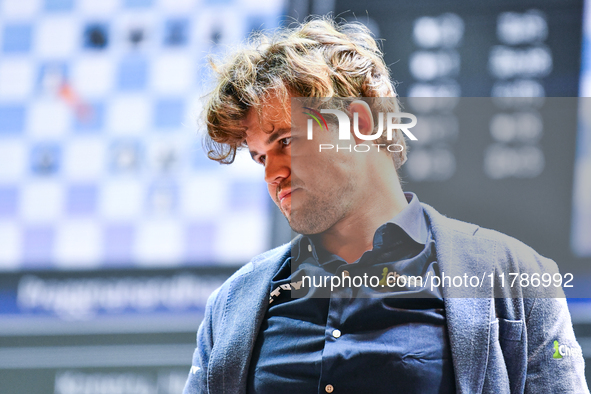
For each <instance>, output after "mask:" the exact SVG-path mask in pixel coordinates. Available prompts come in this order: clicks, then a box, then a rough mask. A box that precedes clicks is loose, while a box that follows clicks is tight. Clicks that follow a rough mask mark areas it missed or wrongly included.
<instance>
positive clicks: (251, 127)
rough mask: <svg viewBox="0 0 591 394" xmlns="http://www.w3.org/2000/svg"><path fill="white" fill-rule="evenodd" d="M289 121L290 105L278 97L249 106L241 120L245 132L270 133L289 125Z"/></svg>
mask: <svg viewBox="0 0 591 394" xmlns="http://www.w3.org/2000/svg"><path fill="white" fill-rule="evenodd" d="M290 123H291V110H290V106H289V104H288V105H285V104H284V103H282V102H281V101H280V100H279V99H269V100H266V101H264V102H263V104H262V105H261V106H260V107H258V108H257V107H252V108H250V110H249V111H248V113H247V115H246V118H244V119H243V121H242V125H243V126H245V127H246V132H247V134H249V133H253V132H259V131H262V132H264V133H271V132H273V130H276V129H278V128H285V127H286V126H289V124H290Z"/></svg>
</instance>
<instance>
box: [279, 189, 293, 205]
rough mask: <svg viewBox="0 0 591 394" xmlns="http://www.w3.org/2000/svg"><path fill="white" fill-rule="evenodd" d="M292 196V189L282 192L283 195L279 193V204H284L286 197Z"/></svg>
mask: <svg viewBox="0 0 591 394" xmlns="http://www.w3.org/2000/svg"><path fill="white" fill-rule="evenodd" d="M289 196H291V188H289V189H285V190H281V193H279V195H278V196H277V198H278V199H279V202H282V201H283V199H285V198H286V197H289Z"/></svg>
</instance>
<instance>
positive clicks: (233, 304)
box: [208, 244, 290, 394]
mask: <svg viewBox="0 0 591 394" xmlns="http://www.w3.org/2000/svg"><path fill="white" fill-rule="evenodd" d="M289 254H290V245H289V244H288V245H284V246H283V247H281V248H279V249H276V250H275V253H273V254H271V255H268V256H267V257H266V258H265V259H264V260H259V261H258V262H252V263H249V264H251V265H252V266H251V268H250V270H249V271H248V272H246V273H244V274H243V275H241V276H239V277H237V278H236V279H235V280H234V281H232V283H231V286H230V288H229V290H228V296H227V300H226V305H225V307H224V316H223V318H222V323H221V326H220V329H219V332H220V333H222V334H221V335H220V336H219V337H218V338H217V341H216V343H215V345H214V349H213V350H212V353H211V357H210V365H216V366H218V368H216V371H215V372H214V371H211V373H210V376H209V379H208V385H209V392H210V393H212V394H213V393H232V394H234V393H236V394H241V393H245V392H246V382H247V378H248V369H249V364H250V357H251V355H252V351H253V348H254V344H255V341H256V339H257V334H258V331H259V328H260V325H261V323H262V321H263V318H264V316H265V313H266V311H267V307H268V305H269V293H270V285H271V279H272V277H273V275H274V274H275V273H276V272H277V271H278V270H279V268H280V266H281V264H282V263H283V261H285V259H286V258H287V257H289ZM255 266H256V270H255ZM228 349H230V351H228ZM216 350H217V351H216Z"/></svg>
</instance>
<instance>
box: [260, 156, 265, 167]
mask: <svg viewBox="0 0 591 394" xmlns="http://www.w3.org/2000/svg"><path fill="white" fill-rule="evenodd" d="M258 162H259V164H262V165H265V156H259V160H258Z"/></svg>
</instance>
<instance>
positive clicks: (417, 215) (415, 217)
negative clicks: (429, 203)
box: [374, 193, 429, 245]
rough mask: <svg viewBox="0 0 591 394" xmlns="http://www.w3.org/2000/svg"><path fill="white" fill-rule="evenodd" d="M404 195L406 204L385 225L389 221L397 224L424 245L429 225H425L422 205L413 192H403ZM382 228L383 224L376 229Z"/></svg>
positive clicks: (414, 239) (425, 220)
mask: <svg viewBox="0 0 591 394" xmlns="http://www.w3.org/2000/svg"><path fill="white" fill-rule="evenodd" d="M404 197H406V201H407V202H408V205H407V206H406V207H404V209H403V210H402V211H400V212H399V213H398V215H396V216H394V217H393V218H392V219H390V220H389V221H388V222H387V223H386V225H388V224H389V223H391V224H395V225H397V226H398V227H400V228H401V229H402V230H403V231H404V232H405V233H406V234H407V235H408V236H409V237H411V238H412V240H413V241H415V242H416V243H419V244H422V245H425V244H426V243H427V238H428V236H429V227H428V225H427V219H426V218H425V214H424V213H423V206H422V205H421V202H420V201H419V198H418V197H417V196H416V194H414V193H404ZM382 228H383V226H380V228H379V229H378V230H380V229H382ZM377 233H378V231H376V235H377ZM374 245H375V235H374Z"/></svg>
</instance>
